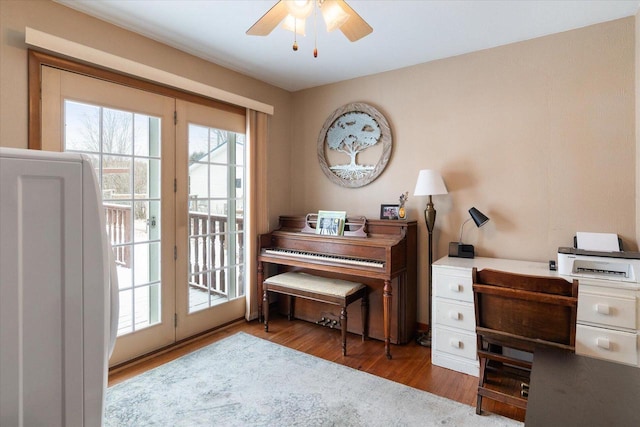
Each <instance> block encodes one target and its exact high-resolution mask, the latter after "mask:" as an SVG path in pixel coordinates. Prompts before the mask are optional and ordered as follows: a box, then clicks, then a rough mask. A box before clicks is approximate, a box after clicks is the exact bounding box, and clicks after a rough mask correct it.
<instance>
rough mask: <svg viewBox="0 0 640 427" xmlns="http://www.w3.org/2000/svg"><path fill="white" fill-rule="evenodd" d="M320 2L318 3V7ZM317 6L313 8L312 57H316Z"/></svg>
mask: <svg viewBox="0 0 640 427" xmlns="http://www.w3.org/2000/svg"><path fill="white" fill-rule="evenodd" d="M321 5H322V2H320V3H318V7H320V6H321ZM318 7H314V8H313V57H314V58H317V57H318Z"/></svg>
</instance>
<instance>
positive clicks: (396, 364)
mask: <svg viewBox="0 0 640 427" xmlns="http://www.w3.org/2000/svg"><path fill="white" fill-rule="evenodd" d="M274 311H275V310H274ZM240 331H242V332H245V333H248V334H251V335H254V336H256V337H259V338H263V339H266V340H268V341H271V342H273V343H276V344H280V345H283V346H286V347H289V348H292V349H295V350H299V351H302V352H305V353H307V354H311V355H314V356H317V357H320V358H322V359H325V360H329V361H332V362H335V363H340V364H342V365H345V366H349V367H351V368H353V369H358V370H361V371H364V372H368V373H370V374H373V375H377V376H379V377H383V378H386V379H389V380H391V381H395V382H399V383H402V384H405V385H408V386H410V387H414V388H417V389H420V390H424V391H428V392H430V393H433V394H436V395H439V396H443V397H446V398H448V399H452V400H455V401H458V402H460V403H464V404H467V405H470V406H474V407H475V405H476V390H477V386H478V379H477V378H476V377H472V376H469V375H465V374H461V373H459V372H455V371H451V370H449V369H445V368H441V367H439V366H433V365H432V364H431V349H430V348H427V347H422V346H420V345H418V344H416V343H415V342H411V343H408V344H406V345H392V346H391V353H392V356H393V359H392V360H387V358H386V357H385V356H384V343H383V342H382V341H377V340H367V341H365V342H362V340H361V337H360V336H358V335H354V334H348V336H347V356H346V357H344V356H342V352H341V338H340V330H338V329H330V328H326V327H323V326H318V325H315V324H313V323H310V322H305V321H302V320H293V321H288V320H287V319H286V318H285V317H282V316H279V315H277V314H275V313H274V315H273V316H271V318H270V319H269V332H268V333H267V332H265V331H264V325H263V324H261V323H259V322H258V321H252V322H245V321H244V320H241V321H238V322H236V323H233V324H232V325H229V326H227V327H225V328H222V329H220V330H217V331H214V332H211V333H209V334H206V335H204V336H202V337H200V338H197V339H195V340H192V341H189V342H187V343H183V344H181V345H178V346H176V347H174V348H172V349H170V350H168V351H166V352H163V353H160V354H157V355H155V356H153V357H150V358H147V359H144V360H142V361H138V362H136V363H133V364H130V365H125V366H123V367H118V368H116V369H112V370H111V372H110V373H109V385H110V386H111V385H114V384H117V383H119V382H121V381H124V380H126V379H128V378H131V377H133V376H135V375H138V374H140V373H142V372H145V371H147V370H149V369H152V368H154V367H156V366H159V365H161V364H163V363H166V362H169V361H171V360H173V359H176V358H178V357H180V356H183V355H185V354H187V353H190V352H192V351H194V350H197V349H199V348H201V347H204V346H206V345H209V344H211V343H213V342H216V341H218V340H220V339H223V338H226V337H228V336H230V335H233V334H235V333H237V332H240ZM390 398H391V399H393V396H390ZM484 410H486V411H490V412H493V413H496V414H500V415H503V416H506V417H509V418H513V419H516V420H519V421H523V420H524V415H525V412H524V411H523V410H520V409H517V408H513V407H510V406H507V405H502V404H499V403H495V402H492V401H489V400H485V401H484V402H483V411H484Z"/></svg>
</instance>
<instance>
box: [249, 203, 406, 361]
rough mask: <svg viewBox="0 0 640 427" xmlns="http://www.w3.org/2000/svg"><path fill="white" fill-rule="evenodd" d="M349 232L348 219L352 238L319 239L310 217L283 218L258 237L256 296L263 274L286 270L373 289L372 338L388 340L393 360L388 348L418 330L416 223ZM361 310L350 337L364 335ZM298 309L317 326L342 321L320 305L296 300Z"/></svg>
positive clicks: (374, 224) (375, 224) (377, 224)
mask: <svg viewBox="0 0 640 427" xmlns="http://www.w3.org/2000/svg"><path fill="white" fill-rule="evenodd" d="M350 227H351V225H350V222H349V220H347V225H346V226H345V230H346V231H345V234H352V235H345V236H326V235H318V234H315V233H314V232H313V229H311V228H310V220H309V215H307V216H281V217H280V224H279V227H278V229H276V230H274V231H272V232H271V233H268V234H263V235H260V236H259V241H258V246H259V251H258V295H262V282H263V281H264V279H265V275H267V274H277V273H280V272H284V271H294V270H295V271H306V272H308V273H310V274H314V275H316V276H323V277H337V278H340V279H344V280H350V281H354V282H360V283H364V284H366V285H367V286H368V288H369V302H370V303H369V307H370V309H369V322H368V324H369V337H371V338H376V339H380V340H384V343H385V355H386V356H387V357H388V358H391V351H390V345H389V344H390V343H393V344H405V343H407V342H409V341H410V340H411V339H412V338H413V337H414V334H415V331H416V298H417V283H416V282H417V277H416V264H417V240H416V239H417V222H416V221H403V220H368V219H365V220H364V223H363V228H362V230H360V233H354V232H352V233H349V231H348V230H349V228H350ZM258 301H259V303H258V304H259V307H258V310H259V314H260V319H262V301H261V299H260V298H259V299H258ZM354 306H355V304H354ZM359 309H360V308H359V307H353V306H350V307H349V311H348V318H349V324H348V327H349V332H354V333H359V331H361V330H362V329H361V328H362V323H361V320H360V318H359V317H360V316H358V315H357V313H356V310H359ZM294 310H295V311H294V317H295V318H298V319H303V320H307V321H310V322H315V323H318V322H319V320H320V319H321V318H332V317H333V318H338V317H339V313H333V311H334V310H335V306H331V305H328V304H324V303H322V302H318V301H308V300H299V301H298V300H296V303H295V304H294ZM352 311H353V313H352Z"/></svg>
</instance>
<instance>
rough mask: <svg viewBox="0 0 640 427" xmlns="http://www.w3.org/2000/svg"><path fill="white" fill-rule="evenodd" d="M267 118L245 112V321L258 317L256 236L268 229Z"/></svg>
mask: <svg viewBox="0 0 640 427" xmlns="http://www.w3.org/2000/svg"><path fill="white" fill-rule="evenodd" d="M268 135H269V116H268V115H267V114H265V113H261V112H258V111H254V110H250V109H247V156H246V159H247V160H246V161H247V171H246V172H247V199H246V203H247V206H246V208H245V219H244V220H245V233H246V234H245V242H246V244H247V258H248V259H247V262H246V264H247V274H248V275H249V277H248V278H247V280H246V283H247V292H246V304H247V308H246V311H245V318H246V319H247V320H253V319H257V318H258V298H262V295H258V283H257V280H256V275H257V262H256V258H257V255H258V254H257V250H258V248H257V244H258V235H260V234H262V233H266V232H267V231H268V228H269V211H268V204H267V200H268V198H267V173H266V172H267V170H266V164H267V139H268Z"/></svg>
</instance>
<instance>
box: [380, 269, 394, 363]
mask: <svg viewBox="0 0 640 427" xmlns="http://www.w3.org/2000/svg"><path fill="white" fill-rule="evenodd" d="M391 293H392V288H391V281H390V280H385V281H384V290H383V294H382V303H383V309H384V311H383V313H382V317H383V322H384V354H385V355H386V356H387V359H391V345H390V344H391V338H390V337H391Z"/></svg>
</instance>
